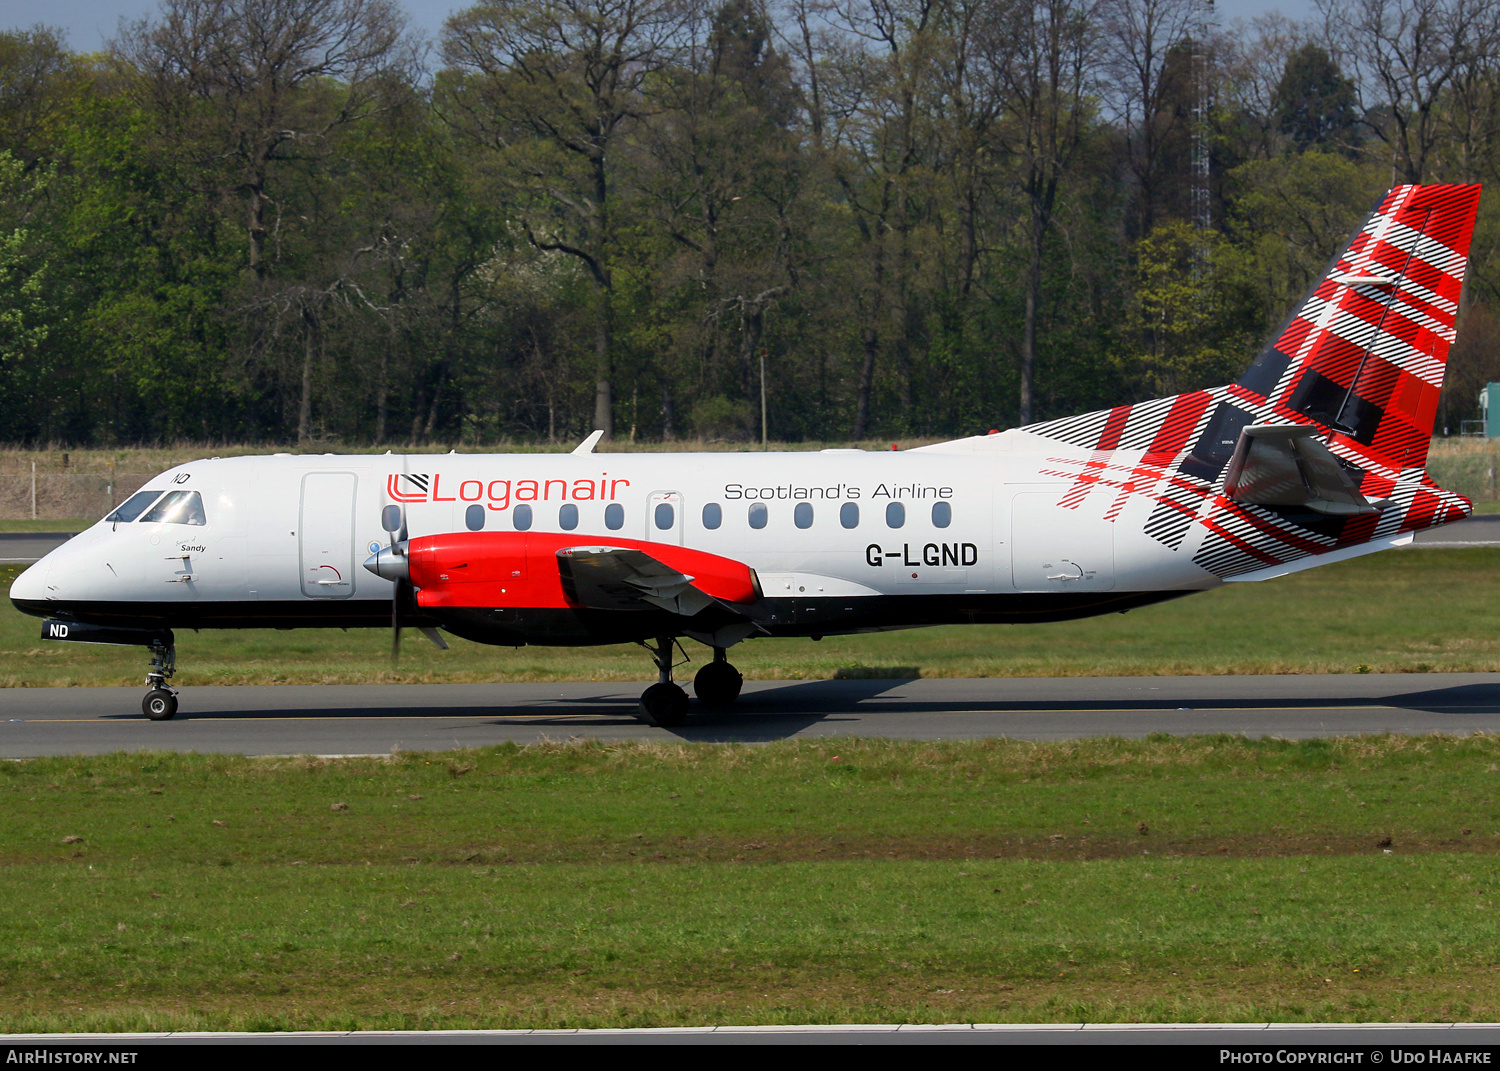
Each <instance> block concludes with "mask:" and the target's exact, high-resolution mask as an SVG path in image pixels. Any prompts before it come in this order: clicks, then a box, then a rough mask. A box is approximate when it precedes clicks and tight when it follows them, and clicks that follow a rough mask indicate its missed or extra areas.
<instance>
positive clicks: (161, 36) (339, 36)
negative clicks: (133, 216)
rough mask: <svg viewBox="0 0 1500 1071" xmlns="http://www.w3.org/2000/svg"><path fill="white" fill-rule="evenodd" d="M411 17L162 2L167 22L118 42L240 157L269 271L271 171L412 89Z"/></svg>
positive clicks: (339, 0) (158, 96)
mask: <svg viewBox="0 0 1500 1071" xmlns="http://www.w3.org/2000/svg"><path fill="white" fill-rule="evenodd" d="M405 26H406V20H405V17H404V16H403V15H402V14H401V12H400V10H399V8H397V7H396V5H395V4H394V3H392V2H391V0H162V9H161V18H160V20H155V21H154V20H151V19H143V20H141V21H140V22H137V23H135V24H134V25H132V26H130V27H128V28H127V29H125V30H124V31H123V33H122V34H121V36H120V37H119V38H118V39H117V40H116V41H114V42H113V43H112V45H111V48H112V50H113V51H114V53H115V54H116V56H118V57H119V58H120V59H121V60H123V61H124V62H125V63H126V64H127V65H128V66H129V67H130V68H133V71H134V73H137V74H140V75H144V81H143V88H144V91H145V93H146V94H147V95H148V96H149V98H150V101H151V103H152V104H153V105H154V109H155V111H156V113H157V114H158V115H159V116H160V117H162V118H163V119H164V120H165V121H167V122H169V123H173V124H175V125H176V126H177V128H178V132H179V133H183V132H185V131H187V132H195V133H196V134H197V135H198V137H199V138H200V139H201V142H202V151H203V152H204V153H205V154H206V155H207V157H208V158H209V159H220V158H227V159H229V160H232V161H233V162H234V164H235V165H236V166H237V171H238V175H237V181H238V185H239V188H240V190H241V191H242V192H243V195H244V197H245V208H246V223H245V226H246V231H247V234H248V240H249V267H250V270H251V271H252V272H254V274H255V275H256V277H257V278H264V277H265V276H266V275H267V274H268V273H269V272H270V264H269V263H268V258H267V253H266V243H267V237H268V231H269V227H268V223H267V212H268V210H269V209H270V208H271V206H273V205H274V204H275V199H276V194H275V192H274V191H273V188H272V176H273V173H274V172H275V171H276V169H277V167H278V166H279V165H280V164H281V163H282V162H283V161H286V160H289V159H293V158H295V157H298V156H301V157H304V158H305V157H307V156H309V155H312V154H314V153H315V152H316V151H317V149H318V147H319V146H320V144H321V143H322V142H323V141H324V140H325V139H327V138H328V136H329V135H330V134H331V133H332V132H333V131H335V130H337V129H338V128H340V127H345V126H348V125H349V124H351V123H354V122H357V121H359V120H361V119H364V118H367V117H369V116H370V115H372V114H374V113H375V112H376V111H377V110H378V109H380V108H381V107H383V106H386V105H388V104H390V103H391V102H392V99H391V98H392V96H393V94H394V95H395V96H397V97H400V98H402V99H404V98H405V96H406V95H407V88H406V87H408V86H410V85H411V82H412V77H411V75H412V72H413V70H414V68H415V66H416V59H417V53H416V46H415V44H414V43H413V42H412V41H411V40H410V39H409V38H408V37H407V36H406V35H405Z"/></svg>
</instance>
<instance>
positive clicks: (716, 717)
mask: <svg viewBox="0 0 1500 1071" xmlns="http://www.w3.org/2000/svg"><path fill="white" fill-rule="evenodd" d="M1426 680H1427V678H1422V681H1423V683H1426ZM912 683H913V682H912V681H911V680H900V679H890V678H884V679H871V680H826V681H788V682H786V683H784V684H773V685H769V686H763V687H758V688H755V689H753V690H751V691H748V692H746V693H745V694H744V695H742V696H741V698H740V701H739V702H738V703H737V704H736V705H735V706H734V708H733V709H731V710H727V711H704V710H701V709H698V708H697V705H696V704H694V712H693V714H692V715H691V716H690V718H689V719H688V723H687V724H686V725H684V726H681V727H679V728H676V729H671V730H668V731H670V732H671V733H672V734H673V735H675V736H678V737H680V738H682V739H684V740H697V741H703V742H721V741H740V742H765V741H771V740H779V739H784V738H786V737H790V736H794V735H796V734H797V733H798V732H801V731H803V730H805V729H807V728H809V727H811V726H813V725H816V724H819V723H826V722H831V721H842V720H848V721H849V722H851V726H850V732H851V734H853V733H857V732H858V723H860V722H862V721H864V720H865V719H866V718H868V717H870V716H872V715H875V716H879V715H892V714H906V715H911V714H918V715H920V714H923V713H931V714H939V713H941V714H993V715H996V716H997V718H996V722H995V733H996V735H1004V734H1005V731H1006V723H1005V720H1004V717H1003V716H1004V715H1005V714H1006V713H1009V712H1015V713H1022V712H1024V713H1027V714H1038V713H1043V714H1045V713H1049V712H1056V713H1058V714H1068V713H1073V712H1077V711H1080V710H1087V711H1088V712H1089V713H1129V712H1131V711H1141V712H1143V713H1144V712H1160V711H1162V710H1164V709H1166V710H1174V709H1175V710H1192V711H1196V712H1200V713H1205V714H1208V713H1214V712H1230V711H1235V710H1257V711H1274V710H1278V709H1295V710H1302V711H1309V712H1311V711H1312V710H1314V709H1316V708H1319V707H1326V708H1329V709H1330V710H1333V709H1341V708H1343V709H1347V708H1349V707H1351V706H1364V705H1368V706H1370V707H1393V708H1396V709H1401V710H1408V711H1412V712H1414V713H1429V714H1442V715H1447V716H1449V717H1452V716H1460V717H1461V716H1463V715H1475V716H1480V715H1493V714H1497V713H1500V681H1497V682H1496V683H1479V684H1464V685H1454V686H1452V687H1448V688H1414V689H1412V690H1410V691H1398V692H1393V693H1390V694H1386V695H1380V696H1373V697H1363V696H1348V695H1344V696H1326V695H1325V696H1316V697H1313V696H1305V695H1304V696H1282V697H1274V698H1273V697H1266V696H1260V695H1255V694H1253V691H1252V690H1251V688H1250V686H1249V685H1248V684H1247V688H1246V691H1245V693H1244V694H1241V695H1230V696H1222V695H1221V696H1215V697H1196V698H1194V697H1184V696H1183V695H1176V696H1174V697H1171V698H1167V697H1161V698H1154V697H1153V698H1140V699H1113V700H1110V699H1095V698H1092V697H1090V698H1082V697H1074V698H1070V699H1063V700H1047V699H1008V698H1005V697H1004V693H1005V691H1006V687H1005V686H1006V684H1007V683H1008V682H1007V680H1006V679H1004V678H995V679H994V684H995V692H996V695H995V696H994V697H993V698H990V697H985V698H979V699H974V698H963V699H951V698H950V699H944V698H941V697H937V698H932V699H926V698H920V699H919V698H916V697H915V696H911V695H903V694H902V689H903V687H905V686H909V685H911V684H912ZM1414 683H1416V682H1415V681H1414ZM875 700H878V701H879V702H878V704H877V703H874V702H873V701H875ZM127 717H135V718H139V715H106V718H108V719H109V720H115V719H116V718H120V719H123V718H127ZM309 717H316V718H329V719H337V720H343V719H349V720H356V719H372V720H385V719H391V720H399V719H401V718H412V717H421V718H424V719H441V718H449V717H451V718H455V719H480V720H481V723H488V724H492V725H496V726H500V725H504V726H510V727H520V726H527V727H532V728H541V729H547V728H554V729H558V730H561V731H564V732H566V731H567V730H568V729H570V728H582V727H583V726H585V725H587V726H589V727H591V728H595V727H607V726H627V725H634V724H638V719H637V718H636V700H635V698H634V697H633V696H631V695H629V694H621V693H620V692H605V693H601V694H596V695H592V696H579V697H576V698H567V699H548V700H544V701H541V702H538V701H535V700H530V701H524V702H520V703H515V704H510V705H503V706H502V705H498V704H497V705H496V706H493V707H486V706H476V705H461V704H451V703H450V704H442V705H434V706H371V705H368V704H366V705H359V706H354V705H351V706H347V707H322V708H317V709H313V708H282V709H244V710H220V711H204V712H201V713H193V712H186V713H185V714H184V715H182V716H180V720H184V721H186V720H214V721H217V720H234V721H241V720H243V721H257V720H263V721H277V720H282V719H304V718H309Z"/></svg>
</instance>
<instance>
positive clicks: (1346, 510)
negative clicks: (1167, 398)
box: [1224, 424, 1380, 517]
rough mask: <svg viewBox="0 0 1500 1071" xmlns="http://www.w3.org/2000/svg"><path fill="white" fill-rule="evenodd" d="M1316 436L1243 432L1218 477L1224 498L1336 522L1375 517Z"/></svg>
mask: <svg viewBox="0 0 1500 1071" xmlns="http://www.w3.org/2000/svg"><path fill="white" fill-rule="evenodd" d="M1317 435H1318V429H1317V428H1315V427H1310V426H1307V425H1298V426H1292V427H1287V426H1282V425H1272V424H1252V425H1251V426H1250V427H1247V428H1245V429H1244V430H1243V431H1242V432H1240V438H1239V442H1238V443H1237V444H1236V445H1235V449H1234V456H1233V458H1231V459H1230V462H1229V468H1228V470H1227V471H1226V473H1225V476H1224V496H1225V497H1226V498H1228V499H1230V500H1232V501H1234V502H1244V503H1246V504H1249V505H1256V506H1282V507H1289V508H1296V509H1308V510H1312V511H1314V512H1316V513H1326V514H1329V515H1331V516H1338V517H1355V516H1361V515H1364V514H1370V513H1379V512H1380V509H1379V507H1377V506H1375V505H1373V504H1372V503H1371V502H1369V500H1367V499H1366V498H1365V497H1364V495H1362V494H1360V493H1359V488H1358V487H1357V486H1356V485H1355V483H1354V480H1353V479H1352V478H1350V476H1349V474H1348V473H1347V472H1346V471H1344V467H1343V466H1342V465H1340V464H1339V461H1338V458H1336V457H1335V456H1334V455H1333V453H1332V452H1330V451H1329V449H1328V447H1326V446H1324V445H1323V444H1322V443H1320V442H1318V441H1317Z"/></svg>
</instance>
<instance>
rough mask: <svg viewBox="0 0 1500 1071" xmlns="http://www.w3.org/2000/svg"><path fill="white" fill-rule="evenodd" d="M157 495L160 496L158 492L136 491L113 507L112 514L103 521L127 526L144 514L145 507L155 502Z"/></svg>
mask: <svg viewBox="0 0 1500 1071" xmlns="http://www.w3.org/2000/svg"><path fill="white" fill-rule="evenodd" d="M159 494H161V492H160V491H137V492H136V493H135V494H133V495H131V496H130V497H129V498H127V499H126V500H125V501H124V502H121V503H120V504H119V505H118V506H117V507H115V510H114V512H113V513H111V514H110V515H109V516H108V517H106V518H104V519H105V520H106V521H108V522H109V523H110V524H129V523H130V522H131V521H133V520H135V519H136V518H137V517H139V516H140V515H141V514H142V513H144V512H145V511H146V507H147V506H149V505H151V503H153V502H155V501H156V496H157V495H159Z"/></svg>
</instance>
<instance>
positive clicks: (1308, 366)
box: [1236, 186, 1479, 475]
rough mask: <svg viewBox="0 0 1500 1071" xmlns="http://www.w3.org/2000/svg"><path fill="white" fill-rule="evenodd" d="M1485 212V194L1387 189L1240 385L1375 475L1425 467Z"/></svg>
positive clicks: (1460, 189) (1472, 189)
mask: <svg viewBox="0 0 1500 1071" xmlns="http://www.w3.org/2000/svg"><path fill="white" fill-rule="evenodd" d="M1478 208H1479V187H1478V186H1397V187H1396V188H1395V189H1393V190H1391V191H1390V193H1388V194H1386V195H1385V197H1384V198H1383V199H1382V200H1381V202H1380V204H1379V205H1377V206H1376V208H1375V211H1374V212H1372V213H1371V214H1370V217H1369V219H1367V220H1366V221H1365V225H1364V226H1363V227H1361V228H1360V230H1359V232H1358V233H1357V234H1356V235H1355V236H1354V238H1353V239H1352V240H1351V241H1350V242H1349V244H1348V245H1347V246H1345V247H1344V250H1343V252H1341V253H1340V254H1339V256H1338V257H1336V258H1335V260H1334V263H1333V265H1332V267H1331V268H1330V270H1329V271H1328V272H1327V273H1326V274H1325V275H1324V276H1323V278H1322V279H1321V280H1319V282H1318V284H1317V285H1316V286H1315V287H1314V288H1313V291H1312V292H1311V293H1310V294H1309V295H1308V296H1307V299H1306V300H1305V302H1304V303H1303V305H1302V308H1301V309H1299V310H1298V312H1297V314H1296V315H1295V316H1293V317H1292V318H1291V320H1289V321H1288V322H1287V324H1286V326H1285V327H1284V328H1282V330H1281V332H1280V333H1279V334H1278V335H1277V337H1276V339H1275V341H1274V342H1272V343H1271V345H1270V346H1268V347H1267V348H1266V350H1265V351H1264V352H1263V353H1261V355H1260V356H1259V357H1257V358H1256V359H1255V363H1254V364H1252V365H1251V366H1250V369H1249V371H1247V372H1246V373H1245V374H1244V375H1243V376H1241V377H1240V379H1239V381H1238V383H1237V384H1236V386H1237V387H1239V388H1240V389H1241V390H1242V391H1244V392H1247V393H1248V394H1249V395H1251V397H1252V398H1253V399H1254V400H1260V399H1265V400H1266V401H1268V402H1269V403H1270V405H1271V408H1272V409H1273V411H1274V412H1275V414H1276V415H1277V416H1278V417H1280V418H1281V421H1283V422H1287V421H1289V422H1295V423H1303V422H1310V423H1313V424H1316V425H1318V426H1319V427H1320V428H1322V429H1324V430H1325V431H1327V432H1328V433H1329V435H1330V441H1329V445H1330V446H1334V445H1335V444H1343V445H1344V446H1346V447H1347V448H1348V449H1349V450H1350V451H1351V452H1352V453H1354V454H1356V455H1358V456H1359V458H1361V459H1362V460H1364V462H1365V463H1366V466H1368V467H1371V468H1375V469H1377V470H1383V471H1385V472H1387V473H1389V474H1391V475H1395V474H1398V473H1400V472H1402V471H1404V470H1406V469H1411V468H1425V467H1426V464H1427V448H1428V444H1429V443H1430V442H1431V440H1432V429H1433V422H1434V420H1435V418H1436V415H1437V404H1438V393H1439V392H1440V391H1441V390H1442V386H1443V371H1444V369H1445V368H1446V366H1447V362H1448V349H1449V347H1450V346H1452V344H1453V337H1454V321H1455V319H1456V317H1457V313H1458V297H1459V291H1460V290H1461V289H1462V287H1463V281H1464V269H1465V267H1466V266H1467V264H1468V259H1469V242H1470V240H1471V238H1472V237H1473V234H1474V218H1475V214H1476V212H1477V211H1478ZM1366 466H1361V467H1366Z"/></svg>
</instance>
